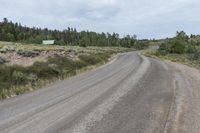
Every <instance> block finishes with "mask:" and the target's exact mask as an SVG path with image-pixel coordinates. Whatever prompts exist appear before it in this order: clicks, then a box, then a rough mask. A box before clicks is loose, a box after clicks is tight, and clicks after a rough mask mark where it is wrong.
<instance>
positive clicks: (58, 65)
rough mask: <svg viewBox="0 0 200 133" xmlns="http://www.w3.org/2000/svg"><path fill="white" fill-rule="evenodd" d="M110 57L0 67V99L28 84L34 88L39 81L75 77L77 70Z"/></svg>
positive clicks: (102, 56) (86, 56) (59, 57)
mask: <svg viewBox="0 0 200 133" xmlns="http://www.w3.org/2000/svg"><path fill="white" fill-rule="evenodd" d="M109 57H110V54H105V53H104V54H92V55H81V56H79V60H75V61H73V60H70V59H68V58H66V57H61V56H56V57H51V58H49V59H48V61H47V62H35V63H34V64H33V65H32V66H29V67H23V66H18V65H13V66H7V65H0V99H1V98H2V97H3V95H4V92H5V90H10V89H11V88H13V87H16V88H17V87H18V86H24V85H27V84H31V85H32V86H34V85H35V84H36V83H37V82H38V80H51V79H52V78H64V76H67V75H75V74H76V70H79V69H81V68H83V67H86V66H90V65H95V64H97V63H101V62H105V61H107V60H108V58H109ZM21 93H23V92H21ZM18 94H20V92H18Z"/></svg>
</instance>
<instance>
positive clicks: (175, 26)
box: [0, 0, 200, 38]
mask: <svg viewBox="0 0 200 133" xmlns="http://www.w3.org/2000/svg"><path fill="white" fill-rule="evenodd" d="M0 17H1V19H3V18H4V17H7V18H8V19H9V20H12V21H14V22H21V23H22V24H23V25H27V26H36V27H42V28H44V27H48V28H51V29H60V30H62V29H66V28H67V27H74V28H77V30H78V31H81V30H87V29H88V30H90V31H96V32H110V33H112V32H117V33H119V34H120V35H121V36H123V35H126V34H130V35H133V34H136V35H137V36H138V38H165V37H172V36H174V35H175V32H176V31H177V30H179V31H180V30H184V31H186V32H187V33H188V34H200V0H0Z"/></svg>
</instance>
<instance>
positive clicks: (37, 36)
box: [0, 18, 146, 49]
mask: <svg viewBox="0 0 200 133" xmlns="http://www.w3.org/2000/svg"><path fill="white" fill-rule="evenodd" d="M50 39H53V40H55V44H56V45H71V46H83V47H86V46H120V47H133V48H137V49H143V48H144V47H146V44H145V43H143V42H141V41H138V40H137V36H136V35H133V36H130V35H127V36H125V37H123V38H120V36H119V34H117V33H112V34H110V33H103V32H102V33H96V32H91V31H81V32H77V30H76V29H75V28H70V27H68V28H67V29H65V30H63V31H60V30H50V29H48V28H44V29H41V28H36V27H31V28H30V27H26V26H22V25H21V24H20V23H13V22H12V21H8V19H7V18H4V19H3V21H2V22H0V41H12V42H24V43H34V44H41V43H42V40H50Z"/></svg>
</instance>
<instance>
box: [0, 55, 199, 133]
mask: <svg viewBox="0 0 200 133" xmlns="http://www.w3.org/2000/svg"><path fill="white" fill-rule="evenodd" d="M199 86H200V72H199V71H198V70H196V69H193V68H190V67H187V66H184V65H179V64H175V63H170V62H162V61H158V60H155V59H150V58H146V57H143V56H141V55H140V54H138V53H136V52H134V53H127V54H121V55H118V56H116V57H115V59H114V60H113V61H112V62H110V63H108V64H107V65H105V66H102V67H100V68H98V69H96V70H93V71H90V72H86V73H84V74H81V75H78V76H75V77H72V78H70V79H68V80H64V81H60V82H58V83H56V84H54V85H51V86H49V87H46V88H44V89H41V90H37V91H34V92H31V93H27V94H24V95H21V96H18V97H15V98H11V99H7V100H4V101H1V102H0V132H1V133H199V131H200V126H199V125H200V88H199Z"/></svg>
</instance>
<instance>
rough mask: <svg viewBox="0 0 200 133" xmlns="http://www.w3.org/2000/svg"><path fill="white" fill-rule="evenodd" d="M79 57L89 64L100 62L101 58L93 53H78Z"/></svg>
mask: <svg viewBox="0 0 200 133" xmlns="http://www.w3.org/2000/svg"><path fill="white" fill-rule="evenodd" d="M79 59H80V60H82V61H84V62H85V63H86V64H89V65H95V64H97V63H99V62H101V59H100V58H99V57H97V56H95V55H80V56H79Z"/></svg>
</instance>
